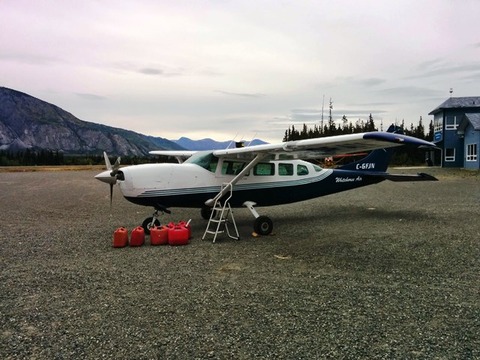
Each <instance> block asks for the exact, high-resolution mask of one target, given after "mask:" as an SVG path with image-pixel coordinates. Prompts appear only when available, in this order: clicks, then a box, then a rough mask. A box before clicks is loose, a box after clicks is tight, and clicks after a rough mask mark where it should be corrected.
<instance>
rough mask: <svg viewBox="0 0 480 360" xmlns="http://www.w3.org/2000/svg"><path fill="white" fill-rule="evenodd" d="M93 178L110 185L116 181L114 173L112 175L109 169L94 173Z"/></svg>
mask: <svg viewBox="0 0 480 360" xmlns="http://www.w3.org/2000/svg"><path fill="white" fill-rule="evenodd" d="M95 179H97V180H100V181H102V182H104V183H107V184H111V185H115V184H116V183H117V177H116V176H115V175H114V176H112V171H111V170H106V171H103V172H101V173H100V174H97V175H95Z"/></svg>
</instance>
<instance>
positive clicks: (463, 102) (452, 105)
mask: <svg viewBox="0 0 480 360" xmlns="http://www.w3.org/2000/svg"><path fill="white" fill-rule="evenodd" d="M464 108H478V109H479V111H480V96H467V97H451V98H448V99H447V100H445V101H444V102H443V103H441V104H440V105H438V106H437V107H436V108H435V109H433V110H432V111H430V112H429V113H428V115H435V114H436V113H438V112H440V111H442V110H445V109H464Z"/></svg>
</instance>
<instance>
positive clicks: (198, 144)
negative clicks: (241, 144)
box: [170, 137, 266, 150]
mask: <svg viewBox="0 0 480 360" xmlns="http://www.w3.org/2000/svg"><path fill="white" fill-rule="evenodd" d="M170 141H172V142H174V143H176V144H177V145H179V146H181V147H183V148H185V149H188V150H218V149H226V148H228V147H234V146H235V142H234V141H233V140H228V141H215V140H213V139H210V138H206V139H202V140H191V139H189V138H187V137H181V138H180V139H178V140H170ZM261 144H266V142H265V141H262V140H259V139H254V140H252V141H251V142H248V141H245V145H247V146H250V145H261Z"/></svg>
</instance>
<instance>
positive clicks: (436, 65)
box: [405, 59, 480, 79]
mask: <svg viewBox="0 0 480 360" xmlns="http://www.w3.org/2000/svg"><path fill="white" fill-rule="evenodd" d="M418 70H419V71H421V73H417V74H414V75H411V76H407V77H405V79H419V78H429V77H436V76H447V75H457V74H459V73H470V72H473V71H480V62H470V63H463V64H451V63H447V62H444V61H442V60H441V59H436V60H431V61H427V62H424V63H421V64H420V65H419V66H418Z"/></svg>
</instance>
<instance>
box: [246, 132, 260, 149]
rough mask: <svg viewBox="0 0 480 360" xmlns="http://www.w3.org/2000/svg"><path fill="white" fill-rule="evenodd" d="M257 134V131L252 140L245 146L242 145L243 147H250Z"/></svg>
mask: <svg viewBox="0 0 480 360" xmlns="http://www.w3.org/2000/svg"><path fill="white" fill-rule="evenodd" d="M257 134H258V131H257V132H256V133H255V134H253V137H252V140H250V141H249V142H248V144H247V145H245V144H244V145H245V146H250V144H251V143H252V141H253V140H255V136H257Z"/></svg>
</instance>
